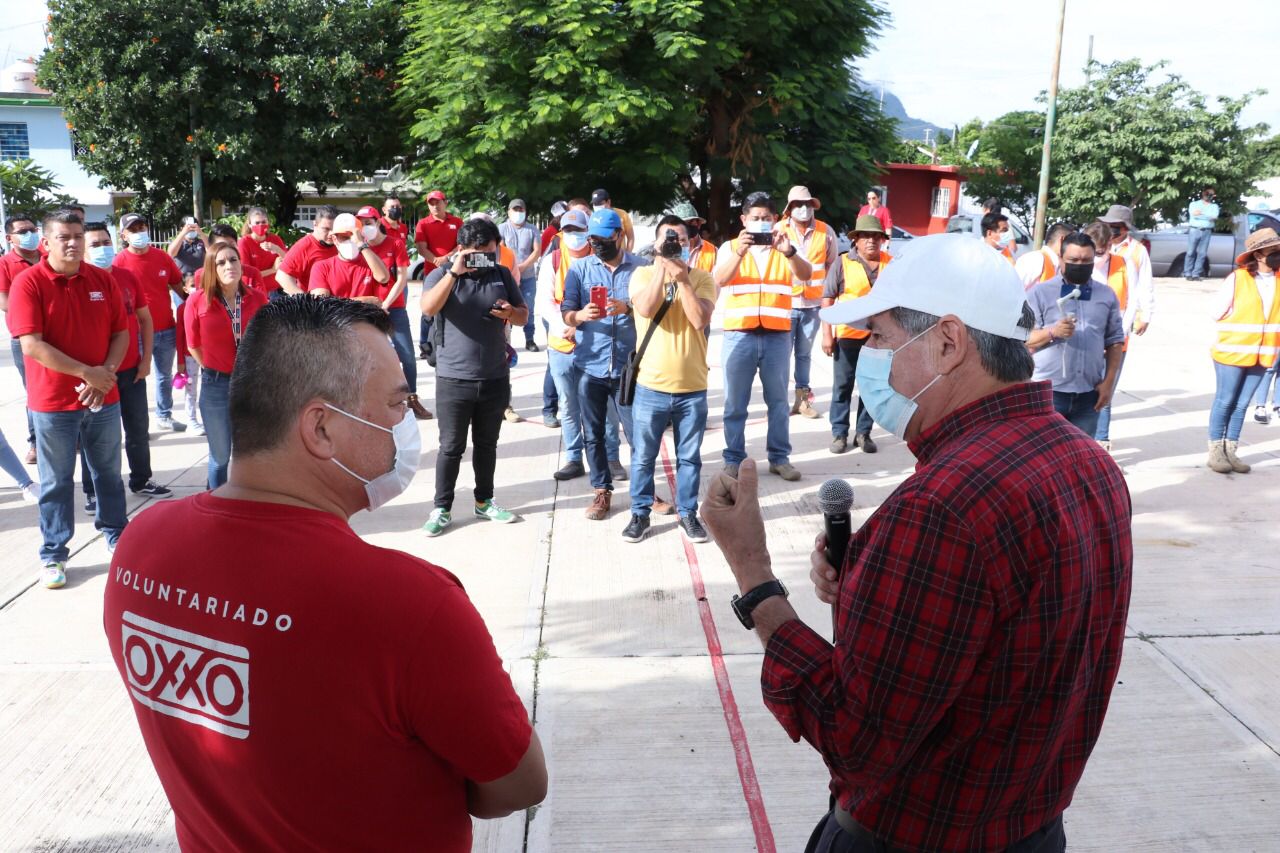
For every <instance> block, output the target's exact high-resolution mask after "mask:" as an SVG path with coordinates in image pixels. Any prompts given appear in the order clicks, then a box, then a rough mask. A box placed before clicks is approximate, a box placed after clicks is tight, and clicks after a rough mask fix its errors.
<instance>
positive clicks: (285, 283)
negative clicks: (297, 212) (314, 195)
mask: <svg viewBox="0 0 1280 853" xmlns="http://www.w3.org/2000/svg"><path fill="white" fill-rule="evenodd" d="M337 215H338V208H336V207H334V206H333V205H331V204H322V205H320V207H318V208H316V218H315V219H314V220H313V221H312V225H311V233H310V234H308V235H307V236H306V237H303V238H302V239H301V240H299V241H298V242H296V243H294V244H293V245H292V246H290V247H289V251H288V253H287V254H286V255H285V256H284V260H282V261H281V262H280V266H279V267H278V268H277V269H276V283H277V284H279V285H280V287H281V288H282V289H283V290H284V292H285V293H291V294H294V295H296V294H299V293H306V292H307V291H308V290H309V289H310V283H309V282H310V278H311V269H312V268H313V267H314V266H315V265H316V264H317V263H319V262H320V261H323V260H324V259H325V258H332V257H333V256H334V255H336V254H337V253H338V250H337V249H335V248H333V241H332V240H330V239H329V232H330V230H331V229H332V228H333V220H334V218H335V217H336V216H337Z"/></svg>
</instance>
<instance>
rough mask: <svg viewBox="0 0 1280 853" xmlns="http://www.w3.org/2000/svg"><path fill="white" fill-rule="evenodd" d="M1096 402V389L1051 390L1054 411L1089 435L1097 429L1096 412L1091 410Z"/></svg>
mask: <svg viewBox="0 0 1280 853" xmlns="http://www.w3.org/2000/svg"><path fill="white" fill-rule="evenodd" d="M1097 404H1098V392H1097V391H1079V392H1073V391H1054V392H1053V408H1054V411H1056V412H1057V413H1058V414H1060V415H1062V416H1063V417H1064V418H1066V419H1067V420H1068V421H1070V422H1071V423H1072V424H1073V425H1075V427H1076V428H1077V429H1079V430H1080V431H1081V432H1082V433H1084V434H1085V435H1087V436H1090V437H1092V436H1093V435H1094V433H1096V432H1097V430H1098V413H1097V412H1095V411H1094V410H1093V407H1094V406H1096V405H1097Z"/></svg>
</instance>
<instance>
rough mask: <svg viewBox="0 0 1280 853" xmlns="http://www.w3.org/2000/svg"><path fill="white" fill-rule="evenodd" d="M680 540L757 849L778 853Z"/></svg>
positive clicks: (692, 562) (701, 593)
mask: <svg viewBox="0 0 1280 853" xmlns="http://www.w3.org/2000/svg"><path fill="white" fill-rule="evenodd" d="M661 449H662V467H663V469H664V470H665V471H666V474H667V487H668V488H670V489H671V497H672V503H675V495H676V476H675V471H674V469H673V468H672V467H671V456H670V455H669V454H668V453H667V440H666V439H665V438H664V439H663V440H662V444H661ZM680 541H681V542H682V543H683V544H684V559H685V562H686V563H687V564H688V565H689V579H690V580H691V581H692V582H693V595H694V597H695V598H696V599H697V601H698V617H699V618H700V619H701V620H702V633H703V634H705V635H706V637H707V652H708V653H709V654H710V655H711V670H712V671H713V672H714V673H715V676H716V690H717V691H719V693H720V706H721V707H722V708H723V709H724V722H725V725H726V726H728V728H729V742H730V743H731V744H732V745H733V757H734V760H735V761H736V762H737V764H738V778H739V779H740V780H741V781H742V796H743V797H744V798H745V799H746V801H747V813H748V814H750V816H751V828H752V830H753V831H754V832H755V836H756V850H757V851H758V852H759V853H777V849H778V848H777V845H776V844H775V843H774V840H773V828H772V827H771V826H769V817H768V815H766V814H765V810H764V796H763V795H762V794H761V793H760V782H759V781H758V780H757V779H756V768H755V765H754V764H752V763H751V747H750V746H749V745H748V744H747V730H746V728H744V727H743V725H742V717H741V715H740V714H739V713H738V701H737V700H736V699H735V698H734V696H733V685H732V684H730V683H729V670H728V669H726V668H725V665H724V649H723V648H722V647H721V645H720V632H719V631H718V630H717V629H716V620H715V617H714V616H712V615H711V605H710V604H709V603H708V602H707V587H706V584H704V583H703V581H702V567H701V565H700V564H699V563H698V554H697V551H696V550H695V549H694V546H693V543H692V542H690V541H689V537H687V536H685V535H684V533H683V532H682V533H681V534H680Z"/></svg>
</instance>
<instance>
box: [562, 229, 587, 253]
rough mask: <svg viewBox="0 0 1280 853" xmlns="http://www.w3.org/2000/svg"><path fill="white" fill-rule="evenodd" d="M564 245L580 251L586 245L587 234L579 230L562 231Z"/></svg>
mask: <svg viewBox="0 0 1280 853" xmlns="http://www.w3.org/2000/svg"><path fill="white" fill-rule="evenodd" d="M564 245H565V247H566V248H569V249H571V250H573V251H575V252H581V251H582V249H583V248H584V247H585V246H586V245H587V235H586V234H583V233H582V232H581V231H566V232H564Z"/></svg>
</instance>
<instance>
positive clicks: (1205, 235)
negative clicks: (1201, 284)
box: [1182, 228, 1213, 278]
mask: <svg viewBox="0 0 1280 853" xmlns="http://www.w3.org/2000/svg"><path fill="white" fill-rule="evenodd" d="M1212 236H1213V229H1212V228H1189V229H1187V257H1186V258H1185V259H1184V260H1183V262H1182V275H1183V276H1184V277H1185V278H1191V277H1192V276H1198V275H1200V268H1201V267H1203V268H1204V271H1205V273H1206V274H1208V272H1209V238H1210V237H1212Z"/></svg>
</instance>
